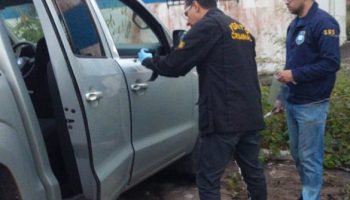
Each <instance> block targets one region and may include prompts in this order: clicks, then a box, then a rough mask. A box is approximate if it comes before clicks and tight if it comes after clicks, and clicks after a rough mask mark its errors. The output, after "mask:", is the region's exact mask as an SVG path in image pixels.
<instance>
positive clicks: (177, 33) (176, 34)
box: [173, 30, 186, 48]
mask: <svg viewBox="0 0 350 200" xmlns="http://www.w3.org/2000/svg"><path fill="white" fill-rule="evenodd" d="M185 34H186V31H185V30H174V31H173V47H174V48H176V47H177V46H179V43H180V41H181V39H182V38H183V37H184V36H185Z"/></svg>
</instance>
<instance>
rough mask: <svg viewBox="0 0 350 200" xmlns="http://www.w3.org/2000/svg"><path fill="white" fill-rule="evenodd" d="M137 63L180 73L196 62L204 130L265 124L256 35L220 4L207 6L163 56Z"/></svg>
mask: <svg viewBox="0 0 350 200" xmlns="http://www.w3.org/2000/svg"><path fill="white" fill-rule="evenodd" d="M142 64H143V65H144V66H146V67H147V68H149V69H152V70H154V71H155V72H157V73H158V74H160V75H163V76H170V77H178V76H183V75H185V74H186V73H188V72H189V71H190V70H191V69H192V68H193V67H194V66H197V72H198V76H199V100H198V106H199V128H200V130H201V132H202V133H203V134H207V133H213V132H249V131H257V130H261V129H263V128H265V124H264V120H263V114H262V105H261V94H260V86H259V81H258V74H257V65H256V62H255V39H254V37H253V36H252V35H251V34H250V33H249V32H248V31H247V29H246V28H245V27H244V26H243V25H242V24H240V23H239V22H237V21H235V20H233V19H232V18H230V17H229V16H227V15H225V14H224V13H223V12H222V11H220V10H219V9H210V10H209V11H208V13H207V14H206V15H205V16H204V17H203V18H202V19H201V20H200V21H198V22H197V23H196V24H195V25H193V27H192V28H191V29H190V31H189V32H188V33H187V34H186V35H185V36H184V38H183V40H182V41H181V42H180V45H179V46H178V48H176V49H175V50H174V51H173V52H171V53H170V54H169V55H168V56H165V57H156V58H154V59H150V58H149V59H145V60H144V61H143V62H142Z"/></svg>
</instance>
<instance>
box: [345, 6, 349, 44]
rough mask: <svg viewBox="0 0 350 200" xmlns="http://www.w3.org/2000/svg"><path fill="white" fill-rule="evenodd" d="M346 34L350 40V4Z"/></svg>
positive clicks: (347, 7)
mask: <svg viewBox="0 0 350 200" xmlns="http://www.w3.org/2000/svg"><path fill="white" fill-rule="evenodd" d="M346 34H347V36H348V40H350V5H347V6H346Z"/></svg>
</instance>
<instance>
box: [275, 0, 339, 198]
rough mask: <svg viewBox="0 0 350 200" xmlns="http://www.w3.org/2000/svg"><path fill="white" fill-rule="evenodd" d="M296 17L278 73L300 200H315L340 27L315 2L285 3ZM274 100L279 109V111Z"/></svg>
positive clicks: (307, 0)
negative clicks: (298, 179) (298, 181)
mask: <svg viewBox="0 0 350 200" xmlns="http://www.w3.org/2000/svg"><path fill="white" fill-rule="evenodd" d="M285 2H286V5H287V7H288V9H289V11H290V12H291V13H292V14H295V15H297V17H296V18H295V19H294V20H293V21H292V23H291V24H290V26H289V28H288V33H287V41H286V47H287V60H286V66H285V70H283V71H281V72H279V73H277V77H278V80H279V81H281V82H282V83H285V86H286V87H284V88H285V90H284V93H285V95H281V96H285V97H286V98H285V99H286V101H284V102H285V105H284V107H285V108H286V110H287V122H288V133H289V142H290V150H291V153H292V156H293V158H294V160H295V161H296V166H297V169H298V172H299V175H300V178H301V183H302V191H301V195H300V196H301V198H300V199H304V200H319V199H320V192H321V188H322V177H323V137H324V132H325V125H326V118H327V112H328V106H329V97H330V94H331V92H332V89H333V86H334V83H335V79H336V72H337V71H338V69H339V64H340V49H339V25H338V23H337V21H336V20H335V19H334V18H333V17H332V16H330V15H329V14H328V13H326V12H325V11H323V10H321V9H319V8H318V4H317V3H316V2H314V1H313V0H285ZM280 102H281V101H277V103H276V106H277V110H280V109H281V104H280Z"/></svg>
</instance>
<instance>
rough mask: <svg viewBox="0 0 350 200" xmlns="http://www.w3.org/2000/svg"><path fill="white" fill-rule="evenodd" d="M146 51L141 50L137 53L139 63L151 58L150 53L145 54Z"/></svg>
mask: <svg viewBox="0 0 350 200" xmlns="http://www.w3.org/2000/svg"><path fill="white" fill-rule="evenodd" d="M146 51H148V49H141V50H140V52H139V53H138V56H139V61H140V62H141V63H142V62H143V60H144V59H146V58H153V55H152V54H151V53H147V52H146Z"/></svg>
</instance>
